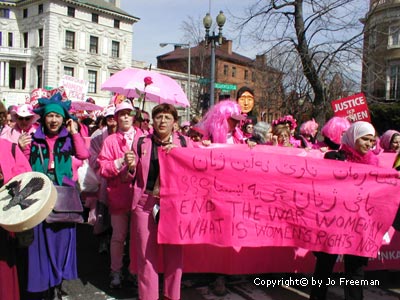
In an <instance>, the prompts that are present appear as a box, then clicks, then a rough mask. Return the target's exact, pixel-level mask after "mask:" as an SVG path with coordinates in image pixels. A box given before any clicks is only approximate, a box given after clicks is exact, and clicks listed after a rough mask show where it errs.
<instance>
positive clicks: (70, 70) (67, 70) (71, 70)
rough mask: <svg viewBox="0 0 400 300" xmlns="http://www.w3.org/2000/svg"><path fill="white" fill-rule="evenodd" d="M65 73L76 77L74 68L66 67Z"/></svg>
mask: <svg viewBox="0 0 400 300" xmlns="http://www.w3.org/2000/svg"><path fill="white" fill-rule="evenodd" d="M64 75H68V76H71V77H74V68H71V67H64Z"/></svg>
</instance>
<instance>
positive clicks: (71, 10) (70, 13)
mask: <svg viewBox="0 0 400 300" xmlns="http://www.w3.org/2000/svg"><path fill="white" fill-rule="evenodd" d="M67 15H68V17H72V18H75V7H72V6H68V12H67Z"/></svg>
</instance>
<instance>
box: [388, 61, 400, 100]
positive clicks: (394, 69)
mask: <svg viewBox="0 0 400 300" xmlns="http://www.w3.org/2000/svg"><path fill="white" fill-rule="evenodd" d="M389 76H390V78H389V85H390V86H389V99H396V100H398V99H400V65H394V66H390V75H389Z"/></svg>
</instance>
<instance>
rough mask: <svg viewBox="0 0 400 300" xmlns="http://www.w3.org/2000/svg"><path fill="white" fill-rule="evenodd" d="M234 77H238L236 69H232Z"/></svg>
mask: <svg viewBox="0 0 400 300" xmlns="http://www.w3.org/2000/svg"><path fill="white" fill-rule="evenodd" d="M232 77H236V67H232Z"/></svg>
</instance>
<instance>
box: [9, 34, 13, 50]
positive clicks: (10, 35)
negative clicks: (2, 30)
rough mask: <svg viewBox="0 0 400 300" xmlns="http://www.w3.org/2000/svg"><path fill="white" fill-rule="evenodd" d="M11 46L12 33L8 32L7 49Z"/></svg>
mask: <svg viewBox="0 0 400 300" xmlns="http://www.w3.org/2000/svg"><path fill="white" fill-rule="evenodd" d="M12 46H13V33H12V32H9V33H8V47H12Z"/></svg>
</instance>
